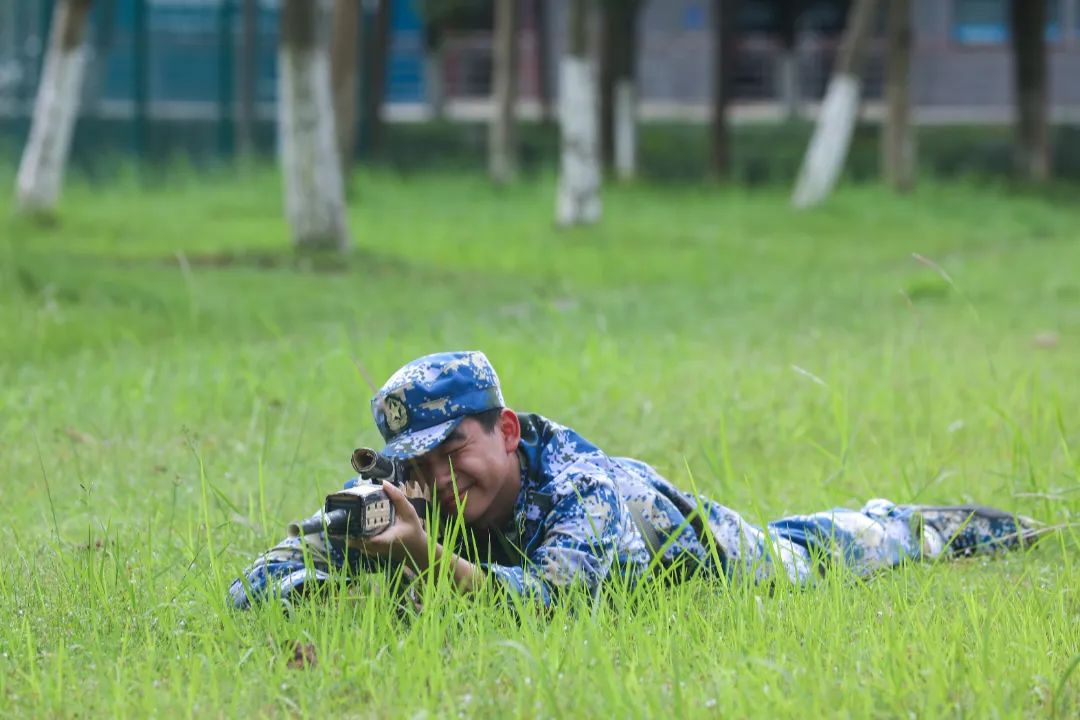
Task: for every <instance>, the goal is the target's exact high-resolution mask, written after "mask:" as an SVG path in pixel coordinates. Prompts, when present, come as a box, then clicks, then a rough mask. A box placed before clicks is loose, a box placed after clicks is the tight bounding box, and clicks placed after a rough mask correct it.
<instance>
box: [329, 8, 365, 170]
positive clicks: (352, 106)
mask: <svg viewBox="0 0 1080 720" xmlns="http://www.w3.org/2000/svg"><path fill="white" fill-rule="evenodd" d="M360 20H361V14H360V0H334V22H333V28H332V33H333V34H332V36H331V45H330V80H331V84H332V86H333V89H334V130H335V131H336V133H337V151H338V158H339V163H340V165H341V177H342V180H343V181H344V182H345V185H346V186H348V184H349V178H350V177H351V176H352V164H353V159H354V158H355V157H356V115H357V93H358V92H359V89H360V68H359V65H358V63H359V60H360Z"/></svg>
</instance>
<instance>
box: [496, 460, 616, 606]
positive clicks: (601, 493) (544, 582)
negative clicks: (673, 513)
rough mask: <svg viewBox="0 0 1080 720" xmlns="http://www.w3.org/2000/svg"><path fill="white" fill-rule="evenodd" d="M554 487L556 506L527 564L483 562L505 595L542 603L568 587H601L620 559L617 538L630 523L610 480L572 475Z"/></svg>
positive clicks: (546, 517)
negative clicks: (556, 488)
mask: <svg viewBox="0 0 1080 720" xmlns="http://www.w3.org/2000/svg"><path fill="white" fill-rule="evenodd" d="M556 485H557V486H558V487H559V490H558V492H557V494H556V496H555V498H554V504H553V506H552V508H551V510H550V511H548V513H547V515H546V516H545V517H544V519H543V531H542V532H543V539H542V540H541V542H540V544H539V545H538V546H537V547H536V549H535V550H532V551H531V552H530V553H529V554H528V557H527V559H526V562H525V563H524V564H523V565H522V566H508V565H496V564H489V565H481V567H482V568H483V570H484V571H485V572H486V574H487V576H488V577H490V578H491V579H492V580H494V581H495V582H498V583H499V584H500V585H501V586H502V588H503V589H504V590H505V591H506V592H507V593H509V594H511V595H516V596H519V597H523V598H531V599H534V600H538V601H540V602H541V603H542V604H543V605H545V606H550V605H552V604H553V603H554V602H556V601H557V598H558V595H559V594H560V593H561V592H562V591H564V590H566V589H568V588H571V587H574V586H580V587H582V588H584V589H586V590H587V591H589V592H595V591H596V590H597V589H598V588H599V586H600V584H601V583H602V582H603V581H604V580H605V579H606V578H607V577H608V575H609V574H610V572H611V569H612V565H613V564H614V562H615V561H616V560H617V559H618V552H619V544H620V543H619V538H620V536H621V534H622V533H623V532H624V531H625V527H624V524H625V523H626V522H628V520H627V518H626V517H625V512H624V510H623V509H622V506H621V505H620V503H619V498H618V493H617V491H616V489H615V486H614V483H613V482H612V481H611V480H610V479H609V478H606V477H603V476H600V477H596V476H590V475H575V476H570V477H565V478H560V479H559V480H557V482H556Z"/></svg>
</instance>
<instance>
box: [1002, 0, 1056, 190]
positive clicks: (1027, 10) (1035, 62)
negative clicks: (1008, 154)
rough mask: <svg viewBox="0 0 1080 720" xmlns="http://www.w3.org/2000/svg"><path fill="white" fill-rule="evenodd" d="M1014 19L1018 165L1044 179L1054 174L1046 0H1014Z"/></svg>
mask: <svg viewBox="0 0 1080 720" xmlns="http://www.w3.org/2000/svg"><path fill="white" fill-rule="evenodd" d="M1010 22H1011V25H1012V37H1013V83H1014V88H1015V93H1016V128H1015V137H1016V140H1015V148H1016V149H1015V155H1016V158H1015V159H1016V169H1017V171H1018V172H1019V174H1020V176H1021V177H1023V178H1025V179H1027V180H1033V181H1036V182H1042V181H1044V180H1047V179H1049V177H1050V126H1049V122H1048V110H1047V66H1046V40H1045V32H1046V3H1045V2H1042V1H1041V0H1011V2H1010Z"/></svg>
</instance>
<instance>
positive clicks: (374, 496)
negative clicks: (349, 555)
mask: <svg viewBox="0 0 1080 720" xmlns="http://www.w3.org/2000/svg"><path fill="white" fill-rule="evenodd" d="M352 466H353V469H354V470H356V472H357V473H359V475H360V477H359V479H358V480H357V482H356V483H354V484H353V485H352V487H348V488H346V489H344V490H341V491H339V492H335V493H331V494H329V495H327V496H326V501H325V503H324V505H323V509H322V510H320V511H319V512H317V513H315V514H314V515H312V516H311V517H309V518H307V519H306V520H301V521H299V522H294V523H291V524H290V525H289V536H290V537H303V536H304V535H307V534H309V533H318V532H322V531H323V530H326V532H327V534H328V535H351V536H352V537H371V536H372V535H378V534H379V533H381V532H382V531H383V530H385V529H386V528H388V527H390V526H391V525H393V524H394V517H395V516H394V504H393V503H392V502H390V498H388V497H387V496H386V493H385V492H383V489H382V483H383V481H384V480H386V481H389V482H391V483H393V484H394V485H395V486H397V487H399V488H402V489H404V488H405V487H406V486H407V485H408V484H409V472H408V468H406V466H405V463H404V462H402V461H401V460H395V459H394V458H389V457H386V456H385V455H382V454H380V453H379V452H378V451H377V450H373V449H372V448H357V449H356V450H354V451H353V454H352ZM409 501H410V502H411V503H413V505H414V506H418V507H417V512H418V513H420V516H421V517H423V516H424V514H423V513H424V507H425V505H426V503H427V501H426V500H425V499H424V498H423V497H420V498H410V499H409Z"/></svg>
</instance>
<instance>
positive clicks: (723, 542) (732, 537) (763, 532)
mask: <svg viewBox="0 0 1080 720" xmlns="http://www.w3.org/2000/svg"><path fill="white" fill-rule="evenodd" d="M725 511H726V512H725ZM728 513H730V514H728ZM709 515H710V520H709V526H710V528H711V529H712V530H713V535H714V537H716V539H717V541H718V542H719V544H720V548H721V550H722V551H723V552H724V554H725V555H726V557H727V560H728V562H727V563H726V565H727V571H728V574H729V575H731V576H739V575H743V574H749V575H751V576H752V577H753V578H754V579H755V580H766V579H770V578H772V577H774V576H776V575H777V574H778V573H777V569H778V568H782V569H783V574H784V575H786V576H787V577H788V579H790V580H791V581H792V582H796V583H807V582H812V581H813V579H814V578H815V577H816V576H817V575H818V572H817V571H818V570H819V569H821V568H822V567H825V566H829V565H833V566H842V567H844V568H846V569H848V570H850V571H852V572H854V573H855V574H857V575H862V576H865V575H870V574H873V573H875V572H877V571H879V570H882V569H885V568H889V567H893V566H896V565H899V564H901V563H904V562H909V561H913V560H932V559H937V558H941V557H945V556H952V555H972V554H976V553H989V552H998V551H1002V550H1008V549H1013V548H1017V547H1022V546H1024V545H1025V544H1028V543H1030V542H1032V541H1033V540H1034V539H1035V538H1036V537H1038V536H1039V535H1040V534H1041V533H1040V530H1039V524H1038V523H1036V522H1035V521H1033V520H1031V519H1029V518H1024V517H1019V516H1014V515H1010V514H1008V513H1005V512H1003V511H1001V510H996V509H994V508H988V507H980V506H927V505H897V504H894V503H892V502H890V501H888V500H883V499H875V500H871V501H869V502H868V503H866V505H864V506H863V507H862V509H860V510H849V509H846V508H835V509H832V510H826V511H823V512H818V513H813V514H810V515H792V516H790V517H786V518H782V519H780V520H776V521H774V522H770V523H768V524H767V525H766V526H765V528H764V529H762V528H758V527H755V526H754V525H752V524H750V523H748V522H746V521H745V520H744V519H743V518H742V517H741V516H739V515H738V514H737V513H735V512H734V511H731V510H728V509H727V508H723V507H722V506H714V508H713V510H712V511H711V512H710V513H709Z"/></svg>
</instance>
